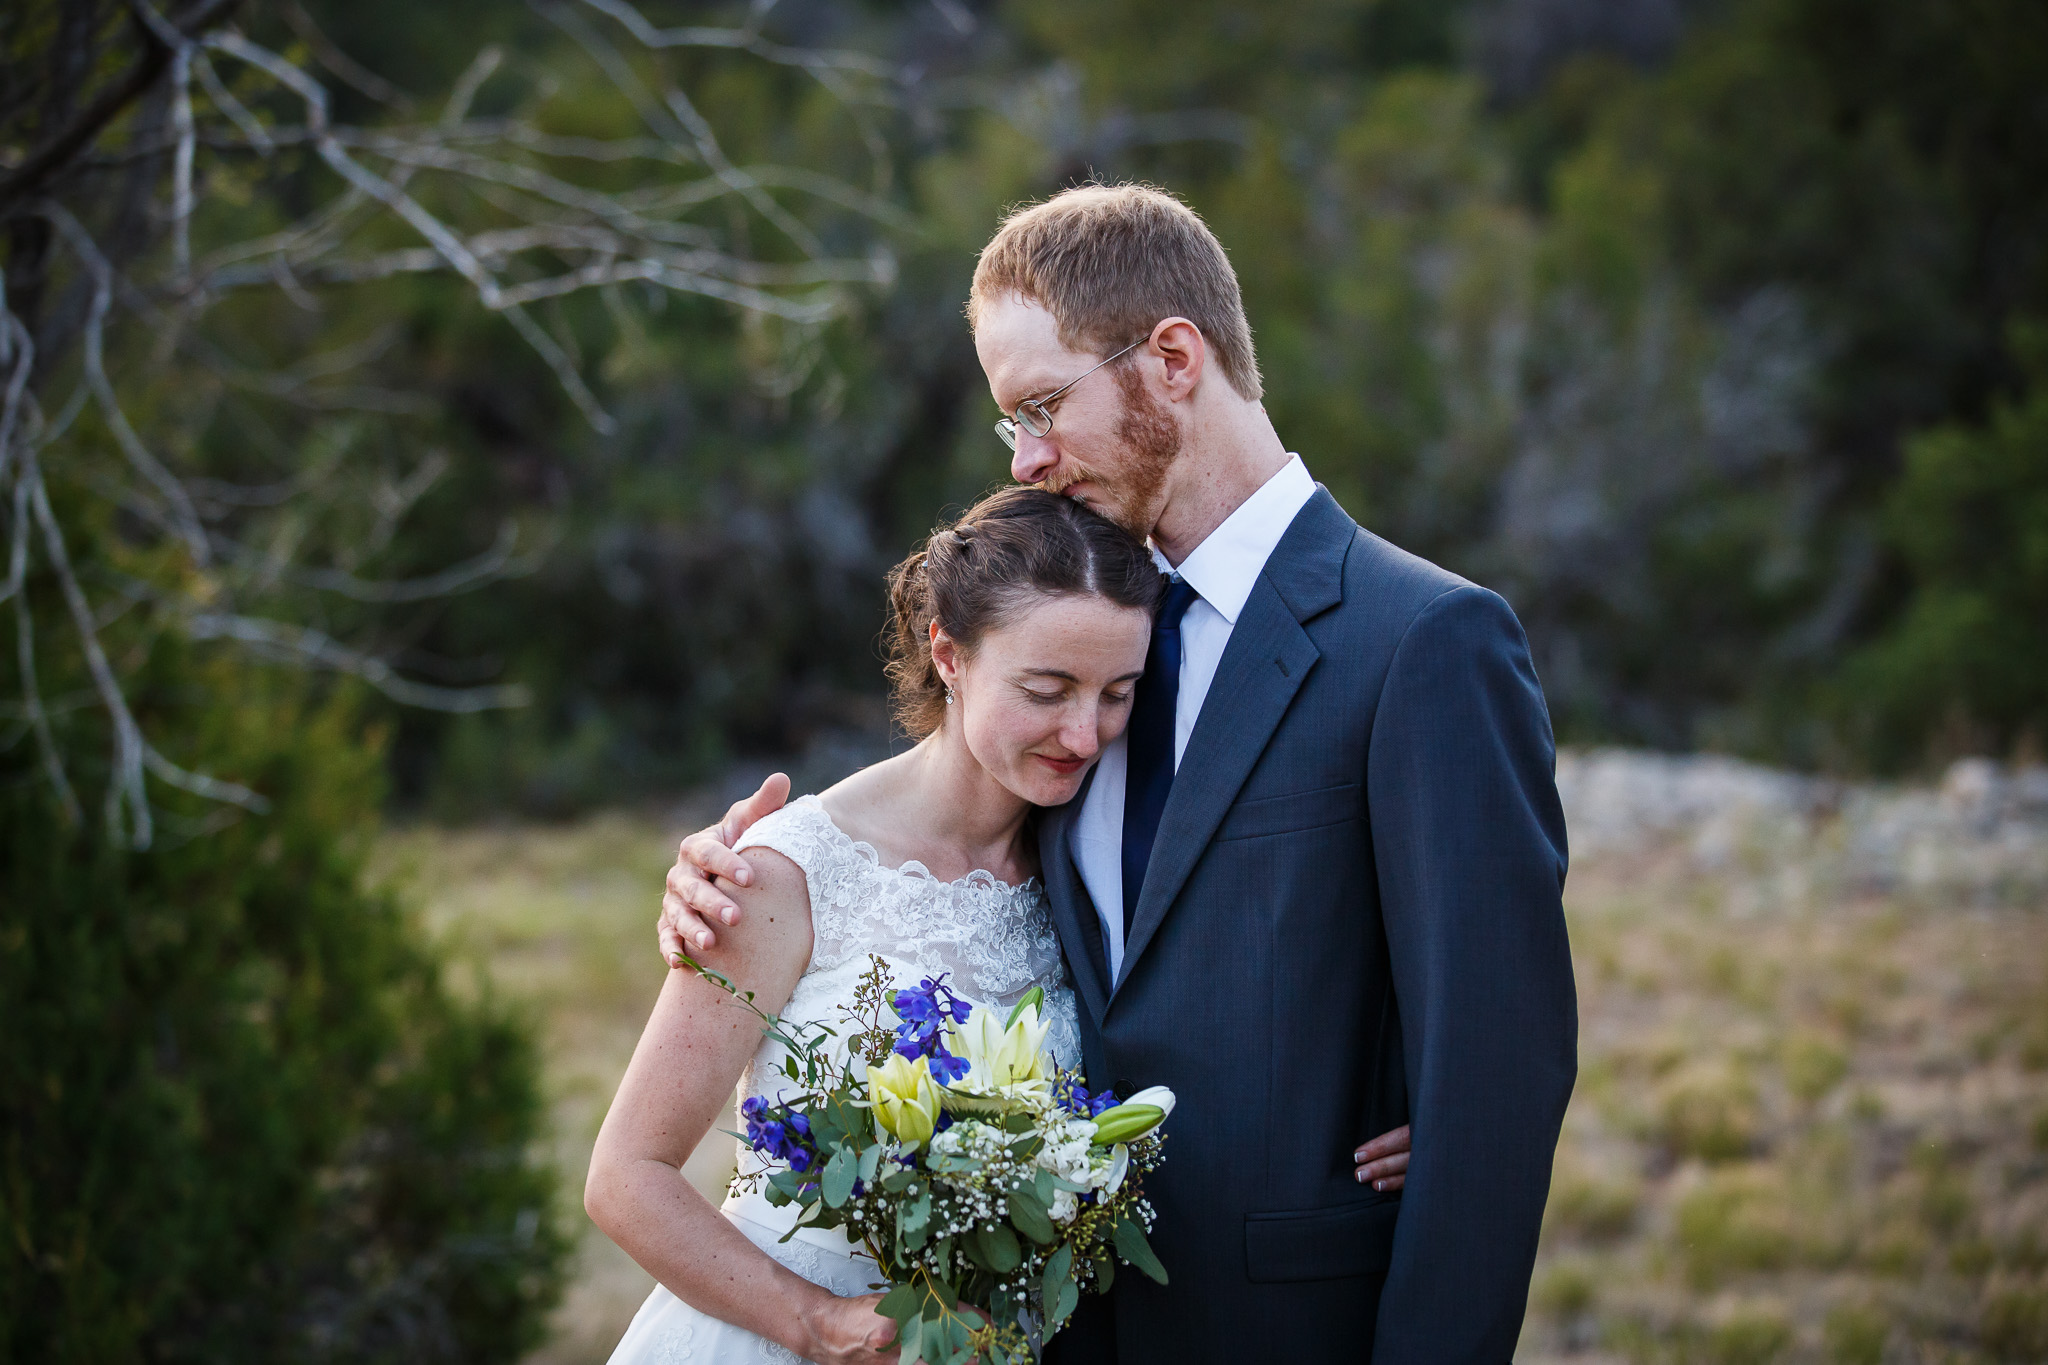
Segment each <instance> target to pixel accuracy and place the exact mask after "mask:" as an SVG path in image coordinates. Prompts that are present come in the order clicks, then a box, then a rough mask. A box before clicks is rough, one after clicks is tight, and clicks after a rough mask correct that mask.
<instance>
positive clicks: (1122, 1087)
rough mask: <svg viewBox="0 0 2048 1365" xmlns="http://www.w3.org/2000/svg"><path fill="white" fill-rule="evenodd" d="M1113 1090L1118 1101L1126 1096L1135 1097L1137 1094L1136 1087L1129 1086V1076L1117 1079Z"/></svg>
mask: <svg viewBox="0 0 2048 1365" xmlns="http://www.w3.org/2000/svg"><path fill="white" fill-rule="evenodd" d="M1115 1089H1116V1093H1117V1098H1118V1099H1122V1098H1123V1097H1124V1096H1126V1095H1135V1094H1137V1093H1138V1087H1137V1086H1135V1085H1132V1084H1131V1078H1130V1077H1129V1076H1119V1077H1117V1078H1116V1086H1115Z"/></svg>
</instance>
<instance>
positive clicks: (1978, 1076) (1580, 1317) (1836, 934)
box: [1518, 852, 2048, 1365]
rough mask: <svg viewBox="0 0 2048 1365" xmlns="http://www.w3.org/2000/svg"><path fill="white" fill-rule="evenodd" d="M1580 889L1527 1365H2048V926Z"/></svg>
mask: <svg viewBox="0 0 2048 1365" xmlns="http://www.w3.org/2000/svg"><path fill="white" fill-rule="evenodd" d="M1787 871H1796V869H1788V868H1786V867H1784V866H1776V867H1758V868H1755V869H1753V870H1752V872H1751V873H1750V874H1748V875H1744V874H1741V873H1733V874H1727V875H1719V876H1706V875H1702V874H1701V873H1699V872H1698V871H1697V870H1696V869H1695V867H1694V866H1693V864H1692V863H1691V862H1690V860H1689V859H1686V858H1684V857H1683V856H1682V855H1680V854H1678V853H1676V852H1674V853H1671V854H1669V855H1664V856H1636V857H1630V858H1621V857H1616V858H1610V859H1607V860H1603V861H1599V862H1595V863H1593V864H1591V865H1588V866H1582V867H1579V868H1576V869H1574V871H1573V873H1572V879H1571V891H1570V894H1569V896H1568V908H1569V911H1570V916H1571V927H1572V945H1573V951H1574V956H1575V959H1576V962H1577V968H1578V974H1579V976H1578V981H1579V996H1580V1010H1581V1020H1582V1024H1581V1027H1582V1036H1581V1043H1580V1058H1581V1070H1580V1082H1579V1087H1578V1091H1577V1093H1576V1095H1575V1096H1574V1098H1573V1103H1572V1107H1571V1111H1570V1114H1569V1115H1568V1117H1567V1119H1566V1125H1565V1137H1564V1141H1563V1144H1562V1147H1561V1150H1560V1152H1559V1157H1558V1167H1557V1175H1556V1179H1555V1183H1554V1185H1553V1189H1552V1194H1551V1200H1550V1208H1549V1212H1548V1216H1547V1219H1546V1226H1545V1230H1544V1242H1543V1251H1542V1255H1541V1257H1540V1260H1539V1263H1538V1268H1537V1274H1536V1281H1535V1286H1534V1290H1533V1293H1532V1296H1531V1304H1530V1309H1531V1311H1530V1317H1529V1324H1528V1327H1527V1328H1526V1329H1525V1331H1524V1334H1523V1339H1522V1350H1521V1351H1520V1352H1519V1353H1518V1354H1519V1357H1520V1358H1522V1359H1524V1360H1528V1359H1537V1358H1546V1357H1561V1356H1577V1357H1579V1358H1581V1359H1586V1360H1593V1359H1598V1358H1603V1357H1604V1358H1610V1359H1625V1360H1632V1361H1638V1362H1674V1363H1678V1362H1695V1361H1697V1362H1706V1363H1708V1365H1770V1362H1774V1361H1784V1362H1795V1361H1834V1362H1840V1365H1880V1363H1881V1362H1900V1363H1903V1362H1909V1361H1911V1362H1918V1361H1935V1360H1940V1361H1956V1362H1962V1361H1979V1360H1983V1361H2043V1360H2048V1278H2044V1270H2048V905H2038V904H2037V905H2031V906H2026V905H2005V906H2001V907H1996V908H1959V907H1956V906H1953V905H1946V904H1930V903H1915V902H1914V901H1912V900H1911V899H1908V898H1905V897H1876V896H1865V897H1836V896H1833V895H1830V894H1828V893H1826V892H1816V891H1814V890H1813V889H1812V888H1813V886H1814V885H1815V882H1814V881H1813V880H1811V879H1805V878H1800V877H1797V876H1787V875H1784V874H1785V873H1786V872H1787Z"/></svg>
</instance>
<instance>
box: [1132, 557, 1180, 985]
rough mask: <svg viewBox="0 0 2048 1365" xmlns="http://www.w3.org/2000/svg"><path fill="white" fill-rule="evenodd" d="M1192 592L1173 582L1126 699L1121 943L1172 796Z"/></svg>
mask: <svg viewBox="0 0 2048 1365" xmlns="http://www.w3.org/2000/svg"><path fill="white" fill-rule="evenodd" d="M1197 596H1198V594H1197V593H1196V592H1195V590H1194V589H1193V588H1191V587H1189V586H1188V585H1187V582H1186V581H1185V580H1183V579H1178V578H1176V579H1175V580H1174V581H1173V586H1171V587H1169V588H1168V589H1167V590H1166V601H1165V603H1164V604H1163V605H1162V606H1161V607H1160V608H1159V618H1158V619H1157V620H1156V621H1154V622H1153V623H1152V652H1151V653H1150V654H1147V655H1146V656H1145V673H1144V676H1143V677H1141V678H1139V679H1138V686H1137V689H1136V691H1135V692H1134V694H1133V695H1132V697H1131V724H1130V729H1129V730H1128V731H1127V734H1128V735H1129V748H1128V750H1127V753H1128V757H1129V760H1130V762H1129V768H1130V771H1129V773H1128V774H1127V775H1126V777H1125V779H1124V850H1123V852H1124V942H1125V943H1126V944H1128V943H1129V942H1130V937H1131V916H1132V915H1134V914H1136V913H1137V909H1138V892H1139V891H1141V890H1142V889H1144V886H1145V868H1146V867H1147V866H1148V865H1149V864H1150V863H1151V861H1152V840H1153V837H1154V836H1155V835H1157V834H1158V833H1159V816H1160V813H1161V812H1162V811H1164V810H1165V809H1166V798H1167V797H1168V796H1170V795H1171V794H1172V793H1173V729H1174V726H1173V709H1174V703H1175V702H1176V701H1177V700H1178V699H1179V696H1180V618H1181V617H1183V616H1185V615H1187V614H1188V608H1189V607H1190V606H1192V605H1194V602H1195V598H1196V597H1197Z"/></svg>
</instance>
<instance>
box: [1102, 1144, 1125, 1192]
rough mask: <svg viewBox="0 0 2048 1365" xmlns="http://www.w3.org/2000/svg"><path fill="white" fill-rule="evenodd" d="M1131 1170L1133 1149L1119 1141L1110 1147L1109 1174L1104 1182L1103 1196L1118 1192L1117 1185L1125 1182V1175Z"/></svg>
mask: <svg viewBox="0 0 2048 1365" xmlns="http://www.w3.org/2000/svg"><path fill="white" fill-rule="evenodd" d="M1130 1170H1131V1149H1130V1147H1129V1146H1128V1145H1126V1144H1124V1143H1121V1142H1119V1143H1118V1144H1117V1145H1116V1146H1114V1147H1112V1148H1110V1149H1109V1174H1108V1176H1106V1177H1105V1178H1104V1179H1103V1182H1102V1197H1103V1198H1104V1199H1107V1198H1109V1196H1111V1195H1113V1194H1115V1193H1116V1191H1117V1187H1118V1186H1119V1185H1121V1184H1123V1183H1124V1177H1125V1176H1126V1175H1128V1174H1130Z"/></svg>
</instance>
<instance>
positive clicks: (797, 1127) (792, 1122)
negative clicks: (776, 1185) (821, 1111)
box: [740, 1095, 813, 1172]
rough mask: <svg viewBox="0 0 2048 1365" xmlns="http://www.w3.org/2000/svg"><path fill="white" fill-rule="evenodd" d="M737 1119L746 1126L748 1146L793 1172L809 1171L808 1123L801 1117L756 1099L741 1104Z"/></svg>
mask: <svg viewBox="0 0 2048 1365" xmlns="http://www.w3.org/2000/svg"><path fill="white" fill-rule="evenodd" d="M740 1117H742V1118H743V1119H745V1120H746V1123H747V1145H748V1146H749V1147H751V1148H753V1149H754V1150H755V1151H756V1152H759V1153H760V1154H761V1155H762V1156H765V1157H770V1158H773V1159H774V1160H776V1161H780V1162H782V1163H783V1164H784V1165H786V1166H788V1167H789V1169H791V1170H792V1171H797V1172H803V1171H808V1170H809V1169H810V1168H811V1162H812V1160H813V1153H812V1151H811V1147H810V1142H811V1121H810V1120H809V1119H807V1118H805V1117H804V1116H803V1115H802V1114H796V1113H791V1112H790V1111H788V1110H786V1109H783V1110H778V1109H775V1108H773V1107H771V1106H770V1105H769V1103H768V1101H767V1100H765V1099H762V1098H761V1097H760V1096H759V1095H756V1096H754V1097H753V1098H751V1099H748V1100H745V1101H743V1102H741V1104H740Z"/></svg>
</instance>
